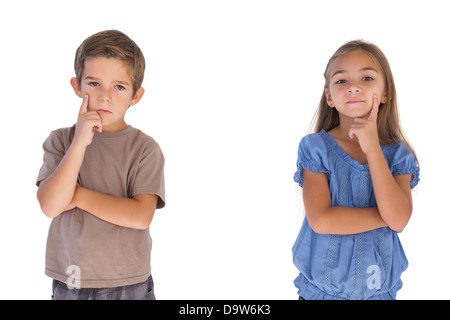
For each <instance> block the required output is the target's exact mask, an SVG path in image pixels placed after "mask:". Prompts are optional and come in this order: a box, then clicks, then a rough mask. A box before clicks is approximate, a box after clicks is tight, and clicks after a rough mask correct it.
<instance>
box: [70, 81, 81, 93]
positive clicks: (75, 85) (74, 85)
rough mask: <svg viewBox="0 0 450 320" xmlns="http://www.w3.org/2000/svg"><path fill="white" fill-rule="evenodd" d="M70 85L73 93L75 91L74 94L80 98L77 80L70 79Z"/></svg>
mask: <svg viewBox="0 0 450 320" xmlns="http://www.w3.org/2000/svg"><path fill="white" fill-rule="evenodd" d="M70 85H71V86H72V88H73V91H75V94H76V95H77V96H78V97H80V98H82V96H81V88H80V85H79V84H78V80H77V78H75V77H74V78H71V79H70Z"/></svg>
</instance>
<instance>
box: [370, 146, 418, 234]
mask: <svg viewBox="0 0 450 320" xmlns="http://www.w3.org/2000/svg"><path fill="white" fill-rule="evenodd" d="M367 160H368V162H369V169H370V175H371V178H372V184H373V188H374V193H375V198H376V200H377V206H378V210H379V211H380V215H381V217H382V218H383V220H384V221H386V223H387V224H388V226H389V227H390V228H391V229H392V230H394V231H397V232H401V231H402V230H403V228H404V227H405V226H406V224H407V223H408V221H409V218H410V217H411V213H412V208H411V203H410V200H409V199H408V197H407V195H406V194H405V192H404V190H402V188H401V187H400V186H399V184H398V183H397V181H396V180H395V178H394V177H393V176H392V173H391V171H390V169H389V167H388V165H387V163H386V160H385V158H384V155H383V152H382V151H381V149H380V150H379V151H378V152H373V153H372V154H368V155H367ZM408 186H409V185H408Z"/></svg>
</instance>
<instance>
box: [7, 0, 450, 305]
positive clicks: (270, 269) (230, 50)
mask: <svg viewBox="0 0 450 320" xmlns="http://www.w3.org/2000/svg"><path fill="white" fill-rule="evenodd" d="M445 4H446V2H445V1H427V2H426V4H425V2H423V1H391V0H388V1H385V0H378V1H367V2H364V1H339V2H338V1H280V0H277V1H275V0H273V1H263V0H258V1H248V0H240V1H206V0H205V1H169V0H165V1H132V0H127V1H113V0H108V1H74V2H70V4H68V3H67V2H65V1H43V0H41V1H8V2H4V3H3V2H2V5H1V10H0V12H1V13H0V27H1V30H2V34H1V42H0V43H1V50H0V64H1V69H0V70H1V71H0V72H1V76H0V92H1V97H2V98H1V126H0V130H1V131H0V137H1V156H0V161H1V173H0V174H1V176H0V177H1V185H0V188H1V192H0V197H1V199H0V200H1V209H0V210H1V211H0V212H1V213H0V214H1V222H0V223H1V224H0V228H1V229H0V245H1V250H0V257H1V258H0V259H1V260H0V283H1V290H0V298H1V299H49V298H50V295H51V280H50V278H48V277H46V276H45V275H44V255H45V244H46V238H47V231H48V226H49V224H50V219H48V218H47V217H45V216H44V214H42V213H41V211H40V208H39V204H38V202H37V200H36V190H37V188H36V186H35V179H36V177H37V174H38V171H39V168H40V166H41V163H42V143H43V141H44V140H45V138H46V137H47V136H48V134H49V133H50V131H51V130H53V129H56V128H60V127H65V126H70V125H72V124H73V123H75V122H76V118H77V113H78V110H79V106H80V104H81V100H80V99H79V98H78V97H76V96H75V94H74V93H73V91H72V89H71V87H70V84H69V79H70V77H72V76H73V75H74V71H73V59H74V55H75V50H76V49H77V47H78V46H79V44H80V43H81V42H82V41H83V40H84V39H85V38H86V37H88V36H90V35H91V34H93V33H95V32H97V31H101V30H105V29H113V28H114V29H119V30H121V31H123V32H125V33H126V34H128V35H129V36H130V37H131V38H133V39H134V40H135V41H136V42H137V44H138V45H139V46H140V47H141V49H142V51H143V52H144V55H145V57H146V61H147V71H146V75H145V80H144V85H143V86H144V87H145V89H146V94H145V95H144V98H143V99H142V100H141V102H140V103H139V104H138V105H136V106H135V107H132V108H131V109H130V110H129V111H128V114H127V116H126V120H127V122H128V123H129V124H131V125H133V126H134V127H137V128H140V129H141V130H143V131H144V132H146V133H147V134H149V135H151V136H153V137H154V138H155V139H156V140H157V141H158V142H159V144H160V145H161V147H162V149H163V152H164V154H165V157H166V168H165V169H166V170H165V172H166V193H167V206H166V207H165V208H164V209H162V210H159V211H157V213H156V216H155V218H154V220H153V222H152V225H151V234H152V237H153V240H154V244H153V245H154V246H153V251H152V273H153V278H154V281H155V292H156V297H157V298H158V299H297V295H296V289H295V287H294V285H293V280H294V278H295V277H296V276H297V270H296V268H295V267H294V266H293V264H292V257H291V248H292V245H293V243H294V241H295V238H296V236H297V233H298V231H299V228H300V224H301V217H300V213H299V210H298V207H297V197H296V187H295V183H294V181H293V178H292V177H293V174H294V172H295V170H296V166H295V164H296V160H297V146H298V143H299V141H300V139H301V138H302V137H303V136H304V135H305V134H307V133H308V129H309V125H310V122H311V119H312V117H313V114H314V112H315V110H316V107H317V105H318V103H319V99H320V95H321V92H322V88H323V76H322V75H323V72H324V69H325V66H326V63H327V61H328V59H329V58H330V56H331V55H332V54H333V52H334V51H335V50H336V49H337V48H338V47H339V46H340V45H342V44H343V43H344V42H346V41H349V40H353V39H361V38H362V39H365V40H368V41H371V42H373V43H375V44H377V45H378V46H379V47H380V48H381V49H382V50H383V51H384V53H385V54H386V56H387V57H388V59H389V61H390V64H391V67H392V70H393V73H394V77H395V81H396V86H397V91H398V95H399V102H400V115H401V119H402V124H403V127H404V129H405V131H406V134H407V136H408V137H409V139H410V142H411V143H412V145H413V146H414V147H415V149H416V151H417V153H418V156H419V159H420V162H421V182H420V183H419V185H418V187H417V188H416V189H415V191H414V192H413V195H414V205H415V208H414V213H413V217H412V219H411V221H410V223H409V225H408V226H407V228H406V229H405V231H404V232H403V233H402V234H401V236H400V237H401V240H402V243H403V246H404V249H405V251H406V254H407V256H408V259H409V263H410V266H409V268H408V270H407V271H406V272H405V273H404V275H403V277H402V279H403V281H404V287H403V289H402V290H401V291H400V292H399V294H398V299H449V298H450V294H449V291H448V290H447V289H448V286H449V284H450V283H449V282H450V281H449V276H448V274H449V272H450V265H449V258H448V255H449V254H448V249H447V248H448V245H449V237H448V234H449V220H450V218H449V209H448V198H449V194H448V191H447V190H446V185H447V183H445V182H446V180H447V179H448V167H449V164H448V153H447V152H446V149H447V148H448V144H449V142H448V131H447V129H446V125H447V123H448V118H449V117H450V114H449V107H450V105H449V99H448V97H449V86H448V83H449V74H450V67H449V63H448V59H449V58H448V55H449V53H448V48H449V47H448V32H449V30H450V22H449V20H448V16H447V14H448V11H447V10H445V7H444V5H445Z"/></svg>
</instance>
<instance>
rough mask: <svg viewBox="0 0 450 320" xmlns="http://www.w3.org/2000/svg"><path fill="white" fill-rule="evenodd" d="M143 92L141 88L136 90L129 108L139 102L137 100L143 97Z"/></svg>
mask: <svg viewBox="0 0 450 320" xmlns="http://www.w3.org/2000/svg"><path fill="white" fill-rule="evenodd" d="M144 93H145V90H144V88H143V87H140V88H139V89H137V91H136V94H135V95H134V97H133V99H131V102H130V106H134V105H135V104H136V103H138V102H139V100H141V99H142V96H143V95H144Z"/></svg>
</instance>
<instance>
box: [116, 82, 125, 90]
mask: <svg viewBox="0 0 450 320" xmlns="http://www.w3.org/2000/svg"><path fill="white" fill-rule="evenodd" d="M116 89H117V90H120V91H122V90H125V87H124V86H121V85H120V84H118V85H116Z"/></svg>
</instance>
